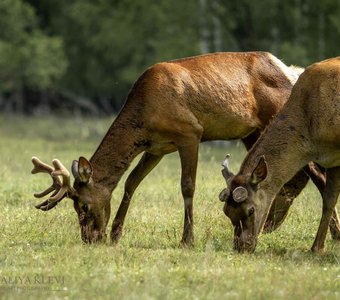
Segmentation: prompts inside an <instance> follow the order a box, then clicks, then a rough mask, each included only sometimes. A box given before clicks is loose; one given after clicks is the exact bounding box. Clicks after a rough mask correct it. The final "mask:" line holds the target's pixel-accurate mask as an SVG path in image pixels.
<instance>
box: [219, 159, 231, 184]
mask: <svg viewBox="0 0 340 300" xmlns="http://www.w3.org/2000/svg"><path fill="white" fill-rule="evenodd" d="M229 158H230V154H227V155H226V157H225V159H224V160H223V162H222V167H223V169H222V175H223V177H224V179H225V180H226V182H228V179H229V178H230V177H231V176H233V173H232V172H230V171H229Z"/></svg>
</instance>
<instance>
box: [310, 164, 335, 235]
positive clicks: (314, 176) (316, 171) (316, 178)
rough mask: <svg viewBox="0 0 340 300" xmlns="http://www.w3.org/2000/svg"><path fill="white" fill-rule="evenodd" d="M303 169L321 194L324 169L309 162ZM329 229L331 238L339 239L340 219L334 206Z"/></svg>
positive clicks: (324, 182)
mask: <svg viewBox="0 0 340 300" xmlns="http://www.w3.org/2000/svg"><path fill="white" fill-rule="evenodd" d="M305 170H306V171H307V173H308V175H309V177H310V178H311V180H312V181H313V183H314V184H315V186H316V187H317V188H318V190H319V192H320V193H321V194H322V193H323V191H324V190H325V185H326V177H327V176H326V171H325V169H324V168H322V167H321V166H319V165H318V164H316V163H313V162H311V163H309V164H308V166H307V167H306V168H305ZM329 231H330V232H331V236H332V239H333V240H338V241H339V240H340V221H339V217H338V212H337V210H336V207H334V210H333V213H332V218H331V221H330V223H329Z"/></svg>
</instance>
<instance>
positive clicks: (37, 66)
mask: <svg viewBox="0 0 340 300" xmlns="http://www.w3.org/2000/svg"><path fill="white" fill-rule="evenodd" d="M0 28H1V31H0V81H1V83H2V84H1V85H0V91H1V92H5V93H13V92H17V91H21V90H22V89H23V88H31V89H41V90H44V89H47V88H49V87H51V86H52V85H53V84H54V82H55V80H56V79H59V78H60V77H61V76H62V75H63V74H64V72H65V70H66V66H67V65H66V59H65V55H64V52H63V44H62V40H61V39H60V38H58V37H49V36H48V35H46V34H44V33H43V31H42V30H41V29H39V27H38V20H37V17H36V15H35V13H34V9H33V7H31V6H30V5H28V4H27V3H25V2H24V1H21V0H4V1H1V3H0Z"/></svg>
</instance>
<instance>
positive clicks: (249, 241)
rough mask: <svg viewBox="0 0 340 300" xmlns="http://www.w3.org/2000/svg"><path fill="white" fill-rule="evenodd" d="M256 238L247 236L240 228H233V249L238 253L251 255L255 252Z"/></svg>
mask: <svg viewBox="0 0 340 300" xmlns="http://www.w3.org/2000/svg"><path fill="white" fill-rule="evenodd" d="M256 244H257V237H256V236H254V235H253V234H249V233H248V232H247V230H244V229H242V226H240V225H237V226H235V233H234V249H235V250H236V251H237V252H240V253H252V252H254V251H255V248H256Z"/></svg>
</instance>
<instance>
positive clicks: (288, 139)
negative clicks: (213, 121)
mask: <svg viewBox="0 0 340 300" xmlns="http://www.w3.org/2000/svg"><path fill="white" fill-rule="evenodd" d="M294 120H295V119H294V118H293V117H287V116H286V115H285V114H279V115H278V117H277V118H276V119H275V120H274V121H273V123H272V124H270V125H269V126H268V127H267V129H266V130H265V132H264V133H263V134H262V135H261V137H260V138H259V140H258V141H257V143H256V144H255V145H254V147H253V148H252V149H251V150H250V152H249V153H248V156H247V158H246V159H245V161H244V163H243V165H242V167H241V172H242V174H251V173H252V171H253V170H254V168H255V167H256V165H257V163H258V159H259V157H260V156H262V155H264V157H265V160H266V162H267V168H268V175H267V178H266V179H265V180H264V181H263V182H262V183H261V184H260V186H261V189H263V190H264V191H265V192H266V193H267V195H268V196H269V198H272V197H274V196H275V195H276V194H277V193H278V192H279V190H280V188H281V187H282V186H283V185H284V184H285V183H286V182H288V181H289V180H290V179H291V178H292V177H293V176H294V175H295V174H296V173H297V172H298V171H299V170H300V169H302V168H303V167H304V166H305V165H307V163H308V162H309V160H310V157H309V155H308V149H310V143H309V140H308V132H306V127H304V126H303V125H301V126H295V125H292V124H298V123H297V122H295V121H294ZM268 201H269V200H268Z"/></svg>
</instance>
